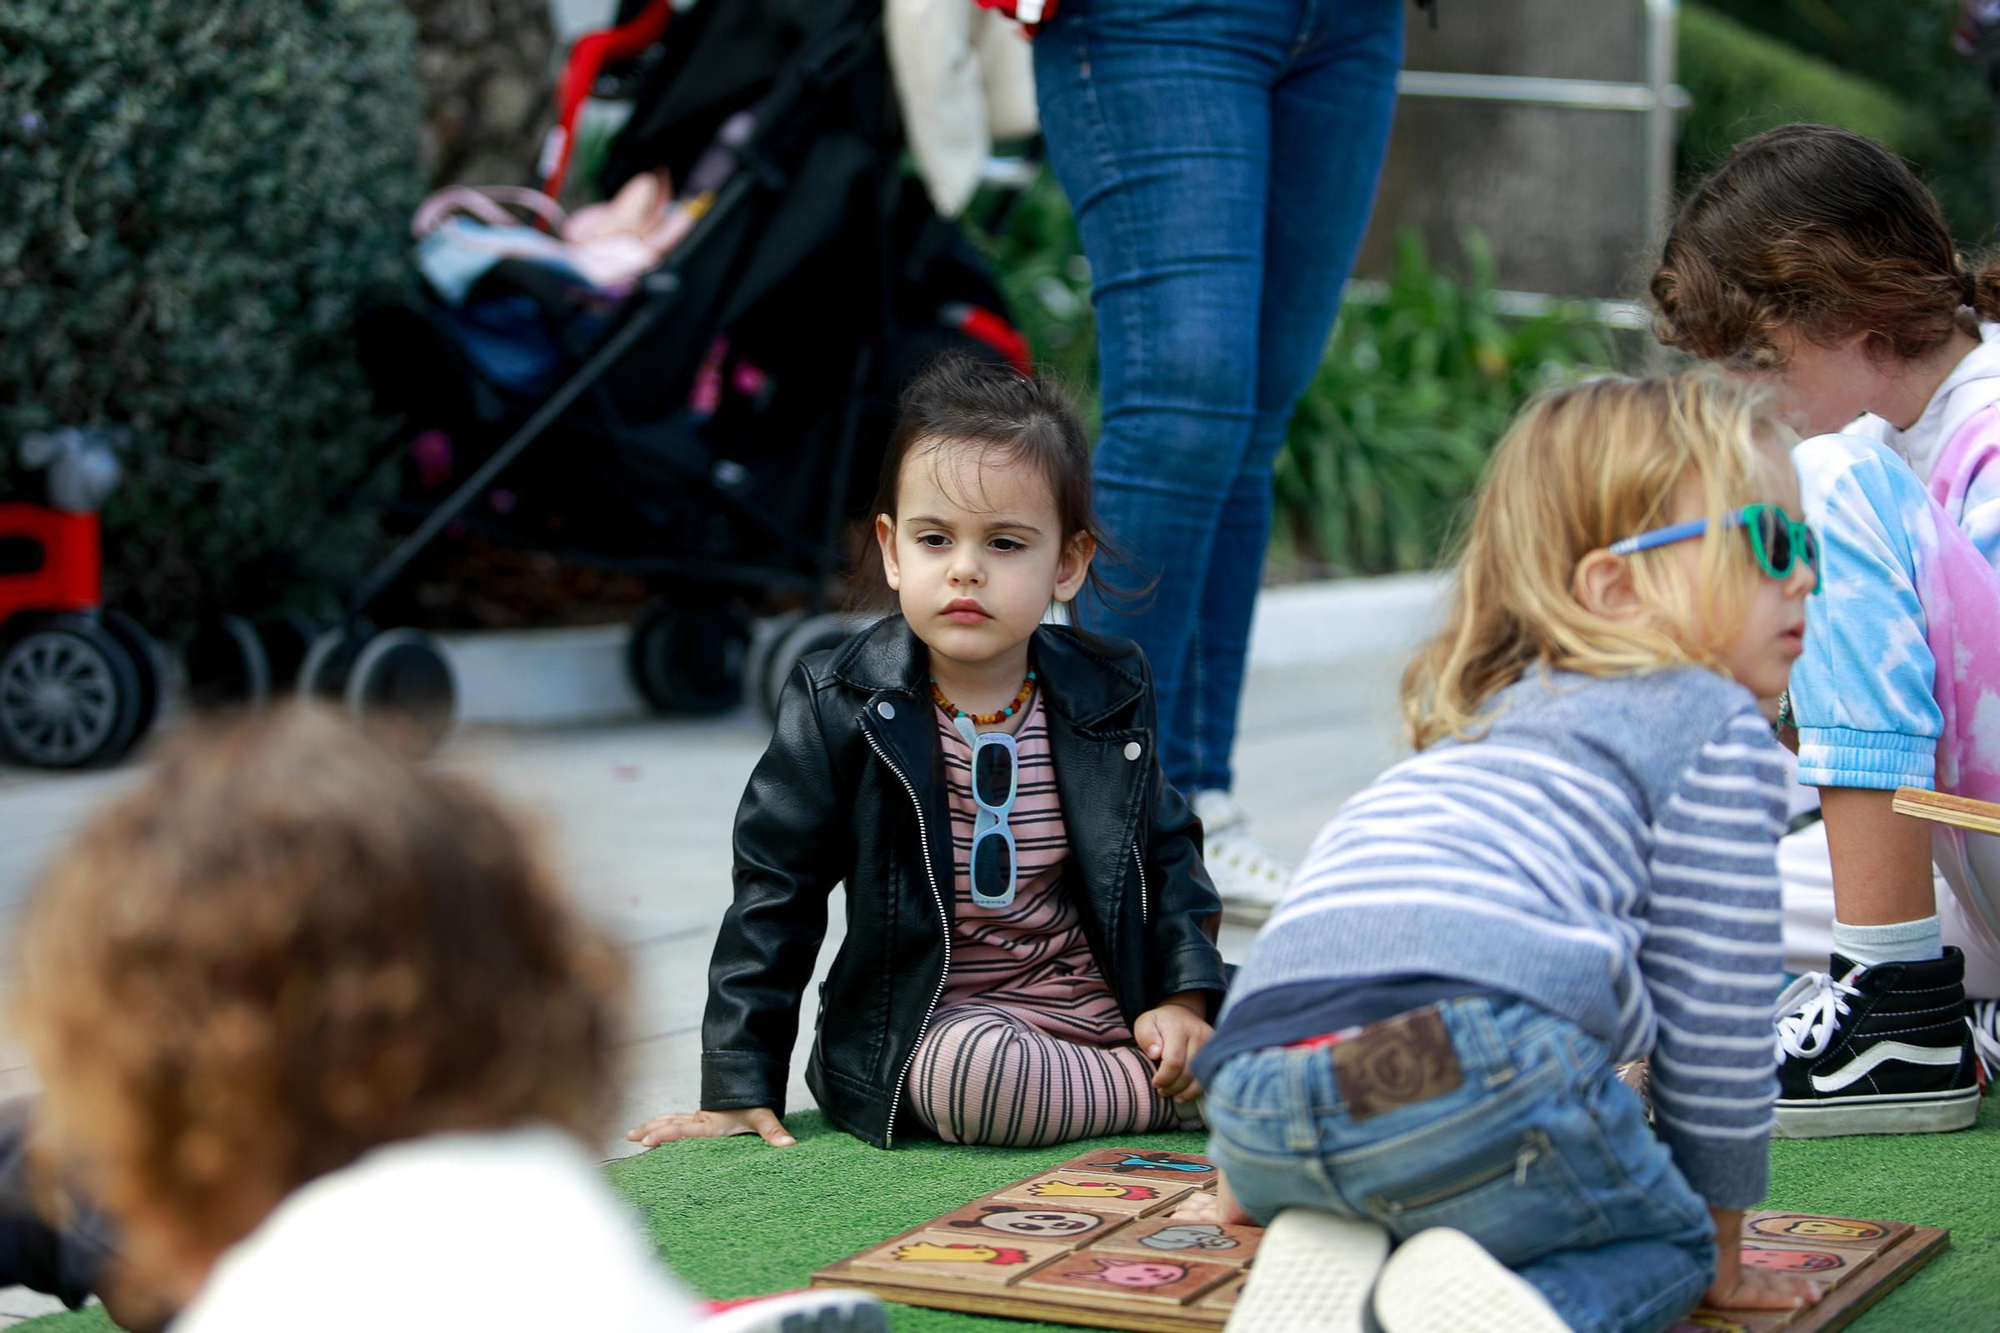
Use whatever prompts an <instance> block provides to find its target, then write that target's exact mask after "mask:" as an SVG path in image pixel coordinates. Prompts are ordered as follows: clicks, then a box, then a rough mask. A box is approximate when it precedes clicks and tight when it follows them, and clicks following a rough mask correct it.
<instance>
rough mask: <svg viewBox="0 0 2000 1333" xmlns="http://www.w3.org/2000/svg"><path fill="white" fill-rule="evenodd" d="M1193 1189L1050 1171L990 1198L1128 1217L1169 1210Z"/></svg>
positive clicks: (1173, 1183) (1100, 1173) (1168, 1183)
mask: <svg viewBox="0 0 2000 1333" xmlns="http://www.w3.org/2000/svg"><path fill="white" fill-rule="evenodd" d="M1193 1189H1194V1187H1193V1186H1192V1185H1188V1184H1186V1183H1184V1182H1177V1181H1170V1180H1134V1179H1131V1178H1130V1177H1126V1176H1117V1175H1112V1174H1111V1173H1110V1172H1108V1171H1072V1170H1069V1169H1067V1168H1065V1169H1063V1170H1060V1171H1051V1172H1049V1173H1048V1174H1047V1175H1041V1176H1035V1177H1033V1178H1032V1179H1029V1180H1024V1181H1021V1182H1020V1183H1019V1184H1015V1185H1009V1186H1008V1187H1007V1188H1006V1189H1004V1190H1001V1191H999V1192H998V1193H996V1194H994V1195H993V1196H992V1197H993V1198H995V1199H997V1200H999V1201H1001V1202H1003V1203H1025V1204H1041V1205H1044V1206H1046V1207H1049V1208H1062V1207H1065V1206H1067V1205H1069V1204H1076V1205H1077V1206H1078V1207H1083V1208H1089V1209H1090V1210H1092V1211H1093V1212H1100V1213H1130V1214H1132V1215H1134V1216H1140V1215H1143V1214H1146V1213H1155V1212H1158V1211H1159V1210H1160V1209H1162V1208H1166V1207H1169V1206H1171V1205H1172V1204H1173V1203H1174V1201H1175V1200H1177V1199H1179V1198H1180V1197H1181V1196H1182V1195H1184V1194H1187V1193H1190V1192H1191V1191H1192V1190H1193Z"/></svg>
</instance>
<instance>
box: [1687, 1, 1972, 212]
mask: <svg viewBox="0 0 2000 1333" xmlns="http://www.w3.org/2000/svg"><path fill="white" fill-rule="evenodd" d="M1961 73H1962V72H1961ZM1966 77H1968V78H1969V76H1966ZM1680 81H1681V83H1682V84H1683V85H1684V86H1685V87H1686V88H1687V90H1688V92H1689V94H1690V95H1691V97H1692V99H1693V102H1694V105H1693V106H1692V107H1691V108H1690V109H1689V111H1688V116H1687V119H1686V121H1685V122H1683V124H1682V126H1681V151H1680V156H1681V163H1682V166H1683V171H1682V177H1683V181H1684V183H1689V184H1691V183H1692V182H1693V180H1694V179H1695V178H1697V177H1699V176H1700V175H1701V174H1702V173H1703V172H1705V171H1707V170H1709V169H1710V168H1711V167H1713V166H1714V165H1715V164H1716V163H1717V162H1718V161H1720V160H1721V159H1722V158H1723V157H1724V156H1725V155H1726V154H1727V153H1728V152H1729V149H1730V148H1731V147H1732V146H1733V145H1735V144H1736V142H1737V141H1738V140H1740V139H1744V138H1747V137H1748V136H1750V135H1752V134H1755V133H1757V132H1758V131H1760V130H1767V129H1770V128H1771V127H1772V126H1774V125H1783V124H1785V123H1786V122H1788V121H1794V120H1816V121H1822V122H1824V123H1826V124H1829V125H1841V126H1845V127H1846V128H1848V129H1851V130H1856V131H1858V132H1860V133H1862V134H1866V135H1868V136H1869V137H1870V138H1873V139H1876V140H1878V141H1880V142H1881V143H1883V144H1886V145H1887V146H1888V147H1890V148H1891V149H1894V150H1895V151H1896V152H1899V153H1902V154H1904V155H1905V156H1909V157H1918V158H1921V157H1925V156H1929V155H1932V154H1934V153H1935V152H1936V149H1937V127H1936V125H1934V124H1933V123H1932V122H1931V120H1930V119H1929V117H1927V116H1923V115H1919V114H1918V113H1917V112H1915V111H1914V110H1912V109H1911V108H1910V107H1909V106H1908V105H1906V104H1905V103H1904V102H1902V101H1901V100H1899V99H1898V98H1897V97H1896V96H1895V95H1894V94H1892V93H1890V92H1888V91H1886V90H1885V89H1883V88H1882V87H1880V86H1879V85H1877V84H1875V83H1872V82H1870V81H1869V80H1868V79H1865V78H1862V77H1860V76H1859V75H1856V74H1853V73H1850V72H1848V71H1846V70H1842V69H1838V68H1836V67H1834V66H1833V65H1831V64H1829V63H1828V62H1826V61H1825V60H1821V59H1816V58H1815V57H1813V56H1810V55H1807V54H1806V53H1804V52H1802V51H1800V50H1798V49H1796V48H1795V47H1792V46H1789V45H1787V44H1786V43H1784V42H1782V41H1780V40H1778V39H1777V38H1775V37H1770V36H1766V35H1765V34H1763V33H1761V32H1757V31H1754V30H1752V29H1750V28H1747V27H1745V26H1744V25H1743V24H1741V23H1739V22H1737V21H1736V20H1734V19H1732V18H1729V17H1726V16H1725V15H1722V14H1718V13H1715V12H1713V11H1712V10H1709V9H1706V8H1704V7H1702V6H1700V5H1684V6H1682V8H1681V12H1680Z"/></svg>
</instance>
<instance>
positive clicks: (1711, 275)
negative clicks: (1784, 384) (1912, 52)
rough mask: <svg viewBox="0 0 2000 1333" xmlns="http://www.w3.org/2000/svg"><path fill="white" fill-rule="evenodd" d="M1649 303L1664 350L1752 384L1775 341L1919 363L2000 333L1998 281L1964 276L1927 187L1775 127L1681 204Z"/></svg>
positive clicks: (1887, 166) (1769, 363)
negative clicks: (1994, 330)
mask: <svg viewBox="0 0 2000 1333" xmlns="http://www.w3.org/2000/svg"><path fill="white" fill-rule="evenodd" d="M1651 293H1652V298H1653V306H1654V310H1655V319H1654V324H1653V328H1654V332H1655V334H1656V335H1657V336H1658V337H1659V339H1660V341H1661V342H1664V343H1666V344H1667V345H1669V346H1672V347H1681V348H1685V349H1686V350H1688V351H1690V352H1692V353H1693V354H1694V355H1696V356H1698V357H1701V358H1702V359H1703V360H1707V361H1720V362H1723V363H1725V364H1729V365H1734V366H1738V367H1741V368H1743V369H1750V370H1775V369H1777V368H1779V366H1780V365H1781V364H1782V361H1783V357H1782V355H1781V353H1780V352H1779V351H1778V348H1777V344H1776V342H1775V340H1774V335H1775V334H1776V332H1777V331H1778V330H1779V329H1780V328H1784V327H1787V326H1789V327H1792V328H1795V329H1797V331H1798V332H1799V333H1800V334H1801V335H1803V336H1804V337H1806V338H1807V339H1810V340H1811V341H1813V342H1818V343H1830V342H1834V341H1837V340H1839V339H1841V338H1844V337H1847V336H1850V335H1852V334H1854V333H1868V334H1870V335H1873V336H1871V337H1870V339H1869V341H1868V344H1867V345H1868V347H1869V348H1870V350H1871V352H1873V353H1874V354H1876V355H1887V356H1890V357H1894V358H1898V359H1902V360H1911V359H1915V358H1917V357H1920V356H1922V355H1924V354H1925V353H1927V352H1930V351H1932V350H1934V349H1936V348H1937V347H1939V346H1941V345H1943V344H1944V342H1945V341H1946V340H1947V339H1949V338H1950V337H1951V334H1952V331H1953V329H1954V328H1962V329H1965V330H1966V331H1967V332H1974V331H1975V330H1974V328H1973V324H1972V320H1971V318H1970V317H1968V315H1967V314H1966V312H1965V308H1966V307H1970V308H1971V310H1972V312H1973V313H1974V314H1976V315H1977V317H1978V318H1980V319H2000V267H1987V268H1983V269H1979V270H1977V271H1975V270H1973V269H1971V268H1969V267H1968V266H1967V264H1966V261H1965V259H1964V257H1963V256H1961V255H1960V254H1959V252H1958V250H1957V249H1956V248H1955V247H1954V245H1953V244H1952V239H1951V229H1950V228H1949V227H1947V226H1946V225H1945V220H1944V215H1943V213H1941V212H1940V211H1939V209H1938V206H1937V201H1936V200H1935V199H1933V198H1932V197H1931V194H1930V191H1929V190H1927V189H1925V188H1924V185H1923V182H1922V181H1920V180H1918V179H1917V177H1916V174H1915V173H1914V172H1912V171H1911V170H1910V168H1909V167H1908V166H1907V165H1906V164H1905V163H1904V162H1903V160H1902V159H1901V158H1899V157H1897V156H1896V155H1895V154H1894V153H1892V152H1890V151H1889V150H1888V149H1886V148H1884V147H1883V146H1882V145H1881V144H1878V143H1876V142H1875V141H1874V140H1873V139H1870V138H1868V137H1867V136H1866V135H1861V134H1856V133H1854V132H1853V131H1852V130H1843V129H1838V128H1836V127H1834V126H1832V125H1811V124H1794V125H1780V126H1778V127H1777V128H1776V129H1771V130H1766V131H1764V132H1763V133H1762V134H1756V135H1752V136H1751V137H1750V138H1748V139H1745V140H1744V141H1743V142H1742V143H1739V144H1737V145H1736V147H1735V148H1734V149H1733V150H1731V152H1730V154H1729V157H1728V158H1727V159H1726V160H1725V161H1724V162H1723V164H1722V165H1721V166H1720V167H1718V168H1716V170H1715V171H1713V172H1711V173H1710V174H1709V175H1708V176H1707V177H1706V178H1705V179H1703V180H1702V182H1701V183H1700V184H1699V185H1697V186H1696V187H1695V189H1694V191H1693V193H1691V194H1690V195H1688V197H1687V199H1686V200H1685V201H1684V202H1683V203H1682V204H1681V209H1680V213H1679V215H1678V216H1677V217H1676V218H1675V219H1674V225H1673V228H1672V229H1671V230H1670V231H1669V233H1668V235H1667V242H1666V247H1665V250H1664V253H1663V254H1662V256H1661V259H1660V267H1659V269H1658V270H1657V271H1656V272H1655V273H1654V274H1653V280H1652V283H1651Z"/></svg>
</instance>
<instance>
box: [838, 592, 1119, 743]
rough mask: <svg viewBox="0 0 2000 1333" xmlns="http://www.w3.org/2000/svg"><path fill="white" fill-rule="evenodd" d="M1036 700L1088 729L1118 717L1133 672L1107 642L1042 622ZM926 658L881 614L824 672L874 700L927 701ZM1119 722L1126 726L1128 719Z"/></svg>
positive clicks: (903, 629) (902, 627)
mask: <svg viewBox="0 0 2000 1333" xmlns="http://www.w3.org/2000/svg"><path fill="white" fill-rule="evenodd" d="M1030 653H1031V656H1032V658H1033V661H1034V665H1035V672H1036V677H1037V683H1038V684H1039V685H1040V687H1041V690H1042V706H1043V707H1045V708H1048V709H1051V710H1053V711H1054V712H1056V713H1059V714H1060V715H1061V716H1062V717H1063V718H1065V719H1066V720H1067V721H1068V722H1069V724H1070V725H1071V726H1073V727H1075V728H1077V729H1078V730H1079V731H1084V732H1089V731H1092V730H1094V729H1096V728H1098V727H1100V726H1102V725H1103V724H1105V723H1106V722H1107V721H1110V720H1111V719H1114V718H1121V717H1123V715H1124V714H1126V713H1127V712H1128V711H1129V710H1130V708H1131V707H1132V704H1133V703H1134V702H1135V701H1136V700H1137V699H1138V698H1139V694H1140V691H1141V690H1142V689H1143V683H1142V682H1141V680H1140V678H1139V674H1138V672H1137V671H1136V670H1134V669H1132V667H1130V666H1128V665H1126V663H1125V662H1124V661H1120V660H1117V659H1118V658H1119V657H1120V656H1123V657H1125V658H1126V659H1127V660H1129V656H1130V654H1129V653H1127V654H1118V653H1117V652H1116V650H1115V648H1114V647H1113V645H1112V643H1111V641H1107V640H1104V639H1100V638H1098V637H1097V636H1096V635H1093V634H1086V633H1083V632H1081V631H1079V630H1075V629H1071V628H1068V627H1067V626H1056V625H1043V626H1042V627H1040V628H1039V629H1037V630H1036V631H1035V638H1034V643H1033V646H1032V647H1031V649H1030ZM929 663H930V657H929V654H928V653H927V652H926V651H925V649H924V646H923V644H922V643H921V642H920V641H919V640H918V639H917V636H916V633H915V631H913V630H912V629H911V628H910V624H909V622H908V621H907V620H905V619H903V617H902V616H900V615H893V616H886V617H884V618H883V619H881V620H878V621H876V622H875V624H873V625H871V626H869V627H868V629H866V630H864V631H863V632H862V633H860V634H857V635H855V636H854V637H853V638H852V639H850V640H848V642H847V646H846V647H844V648H842V649H841V650H840V652H839V653H838V655H836V656H835V658H834V660H833V662H832V664H831V667H830V672H831V674H832V675H833V677H834V678H835V679H836V680H838V681H840V682H841V684H843V685H846V686H848V687H849V688H851V689H856V690H860V691H862V692H863V693H865V694H867V695H868V696H869V697H870V698H873V697H875V696H877V695H881V694H899V695H905V696H908V697H909V698H912V699H928V698H929V697H930V690H929V688H928V685H929V680H930V667H929ZM1123 725H1130V724H1129V721H1128V722H1125V723H1123Z"/></svg>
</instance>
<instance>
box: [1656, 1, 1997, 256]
mask: <svg viewBox="0 0 2000 1333" xmlns="http://www.w3.org/2000/svg"><path fill="white" fill-rule="evenodd" d="M1960 10H1961V5H1960V4H1959V0H1917V2H1916V3H1912V0H1705V3H1703V4H1702V5H1701V6H1699V8H1697V7H1696V6H1694V5H1686V6H1683V7H1682V10H1681V14H1682V25H1681V40H1682V47H1681V64H1682V69H1683V72H1682V76H1681V81H1682V82H1683V83H1685V84H1687V85H1688V87H1689V88H1691V89H1695V91H1696V94H1697V98H1699V95H1700V90H1699V88H1698V87H1697V83H1698V81H1699V80H1700V78H1701V75H1700V73H1699V67H1700V66H1701V65H1702V64H1704V63H1708V62H1710V61H1711V59H1716V58H1719V59H1721V60H1722V61H1724V62H1728V61H1730V60H1731V59H1732V58H1733V57H1734V56H1735V55H1736V54H1738V53H1739V52H1740V53H1741V54H1743V55H1744V56H1745V58H1749V59H1759V58H1760V57H1758V56H1756V55H1755V54H1754V53H1752V52H1750V51H1748V49H1747V48H1745V47H1743V46H1742V44H1741V43H1740V42H1736V43H1730V42H1725V43H1724V44H1723V46H1722V48H1721V49H1719V50H1718V49H1717V48H1716V46H1715V45H1714V44H1713V43H1710V42H1703V41H1702V39H1701V34H1700V32H1699V29H1700V28H1701V27H1702V26H1703V24H1704V19H1705V18H1706V16H1707V13H1710V12H1712V13H1715V14H1721V15H1724V16H1726V17H1727V18H1729V19H1732V20H1734V21H1735V25H1740V26H1738V27H1736V31H1737V32H1742V31H1743V30H1745V29H1748V30H1751V31H1752V32H1755V33H1761V34H1763V36H1764V37H1766V38H1770V39H1775V40H1776V41H1777V42H1780V43H1783V44H1784V45H1785V46H1786V47H1788V48H1790V49H1791V50H1793V51H1796V52H1799V53H1802V54H1803V55H1805V56H1808V57H1811V58H1813V59H1814V60H1815V61H1817V62H1819V63H1820V67H1821V68H1822V69H1825V70H1829V71H1833V70H1838V71H1841V72H1842V74H1841V77H1843V78H1845V79H1847V80H1848V81H1849V82H1850V83H1852V82H1858V80H1855V79H1854V78H1853V75H1854V74H1856V73H1861V74H1865V75H1866V78H1867V80H1868V82H1869V84H1871V85H1872V86H1873V87H1875V88H1877V89H1879V90H1881V91H1884V92H1887V93H1888V94H1889V95H1891V96H1893V97H1895V98H1897V99H1899V100H1900V101H1901V103H1902V105H1903V106H1904V108H1906V110H1905V113H1904V114H1905V116H1906V117H1908V119H1909V120H1911V121H1914V122H1915V123H1916V125H1917V127H1918V130H1919V134H1918V136H1917V138H1915V139H1908V138H1906V139H1902V140H1901V141H1898V140H1897V139H1896V138H1893V137H1890V136H1888V135H1885V134H1883V133H1878V132H1877V130H1876V129H1874V128H1871V127H1870V125H1869V124H1867V123H1856V122H1855V121H1854V120H1851V119H1849V118H1848V117H1847V113H1846V112H1845V111H1844V110H1843V109H1842V105H1843V104H1844V103H1846V102H1847V99H1846V98H1845V97H1843V98H1841V99H1840V100H1839V101H1837V102H1836V103H1834V104H1832V105H1828V104H1822V103H1813V104H1798V103H1793V104H1792V105H1793V107H1794V109H1793V110H1792V113H1791V114H1790V115H1789V116H1788V117H1786V118H1788V119H1818V120H1827V121H1831V122H1833V123H1835V124H1840V125H1846V126H1848V127H1849V128H1851V129H1856V130H1860V131H1861V132H1862V133H1864V134H1872V135H1875V137H1877V138H1881V139H1883V141H1884V142H1886V143H1888V144H1889V146H1890V147H1892V148H1895V149H1896V150H1897V151H1898V152H1900V153H1902V154H1904V155H1905V156H1907V157H1909V158H1911V159H1912V160H1913V161H1914V162H1915V163H1916V165H1917V167H1918V168H1919V170H1920V171H1921V173H1922V175H1923V177H1924V181H1925V183H1926V184H1928V185H1929V186H1930V187H1931V189H1932V190H1933V191H1934V192H1935V193H1936V194H1937V196H1938V202H1939V203H1940V204H1941V205H1943V207H1944V211H1945V216H1946V218H1947V219H1949V220H1950V222H1951V225H1952V230H1953V232H1954V233H1955V234H1956V235H1957V236H1958V237H1959V238H1960V239H1961V240H1962V241H1965V242H1967V243H1968V244H1975V243H1978V242H1981V241H1984V240H1987V239H1990V237H1991V235H1992V230H1993V222H1994V216H1993V190H1994V187H1993V164H1992V152H1993V116H1994V103H1993V99H1992V97H1991V96H1990V95H1989V94H1988V92H1987V89H1986V86H1985V84H1984V83H1983V82H1982V80H1981V79H1980V77H1979V74H1978V72H1977V70H1976V68H1975V67H1974V65H1973V64H1972V63H1971V62H1970V61H1967V60H1966V59H1964V58H1963V57H1961V56H1960V55H1959V54H1958V53H1957V52H1956V51H1954V50H1953V49H1952V42H1951V34H1952V28H1953V26H1954V25H1955V24H1956V23H1957V22H1958V20H1959V15H1960ZM1691 40H1692V41H1693V42H1695V43H1696V45H1693V46H1691V45H1690V41H1691ZM1732 47H1733V49H1732ZM1750 91H1752V92H1755V89H1754V88H1752V89H1751V90H1750ZM1773 92H1774V93H1775V90H1773ZM1788 96H1789V94H1786V95H1784V96H1775V95H1766V96H1765V97H1764V100H1766V101H1769V102H1776V103H1778V104H1780V105H1783V104H1785V103H1786V100H1787V97H1788ZM1701 114H1702V113H1701V109H1700V106H1699V104H1698V103H1697V106H1696V109H1695V116H1696V117H1697V118H1698V117H1700V116H1701ZM1763 124H1764V122H1761V121H1758V122H1754V123H1753V122H1751V121H1745V122H1744V124H1743V126H1742V128H1740V129H1738V130H1737V131H1736V132H1735V133H1732V134H1728V135H1726V137H1725V138H1724V139H1723V141H1722V143H1721V144H1720V145H1717V146H1718V147H1726V146H1727V144H1729V143H1733V142H1735V141H1736V140H1737V139H1740V138H1742V137H1743V135H1745V134H1747V133H1750V132H1751V131H1752V130H1754V129H1761V128H1763ZM1693 128H1694V127H1693V126H1691V127H1690V131H1691V132H1690V139H1689V143H1688V147H1689V148H1690V149H1691V150H1695V151H1694V152H1693V153H1690V154H1687V155H1684V157H1683V161H1685V162H1687V163H1688V165H1689V166H1691V167H1693V168H1696V169H1700V168H1702V167H1705V166H1708V165H1711V164H1710V163H1709V162H1706V161H1703V160H1702V159H1701V158H1700V157H1698V156H1696V155H1695V153H1698V152H1700V151H1705V148H1706V146H1705V145H1702V144H1698V143H1697V142H1696V141H1695V138H1694V135H1693V132H1692V131H1693Z"/></svg>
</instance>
